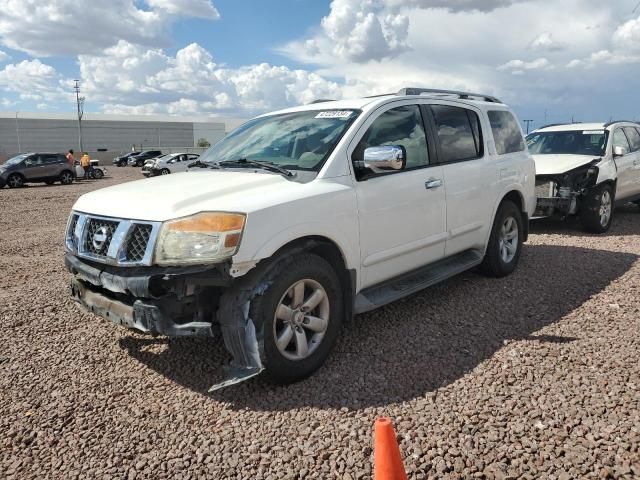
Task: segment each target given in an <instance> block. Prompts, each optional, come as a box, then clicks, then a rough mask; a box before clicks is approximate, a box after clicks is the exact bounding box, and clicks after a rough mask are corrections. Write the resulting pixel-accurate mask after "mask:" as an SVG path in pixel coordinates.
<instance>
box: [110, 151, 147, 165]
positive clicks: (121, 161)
mask: <svg viewBox="0 0 640 480" xmlns="http://www.w3.org/2000/svg"><path fill="white" fill-rule="evenodd" d="M139 154H140V152H129V153H125V154H124V155H120V156H119V157H115V158H114V159H113V160H112V162H111V163H113V164H114V165H115V166H116V167H126V166H127V163H128V162H129V158H131V157H133V156H134V155H139Z"/></svg>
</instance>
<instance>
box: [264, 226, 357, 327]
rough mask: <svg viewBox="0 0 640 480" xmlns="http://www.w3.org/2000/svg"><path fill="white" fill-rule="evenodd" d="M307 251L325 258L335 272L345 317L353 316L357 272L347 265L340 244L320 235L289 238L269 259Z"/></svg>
mask: <svg viewBox="0 0 640 480" xmlns="http://www.w3.org/2000/svg"><path fill="white" fill-rule="evenodd" d="M299 252H308V253H313V254H315V255H318V256H319V257H320V258H322V259H323V260H325V261H326V262H327V263H329V265H331V267H332V268H333V269H334V271H335V272H336V275H337V276H338V279H339V280H340V284H341V287H342V292H343V295H344V306H345V319H347V320H349V319H350V318H352V316H353V301H354V298H355V291H356V285H357V283H356V281H357V272H356V270H355V269H353V268H352V269H350V268H349V267H348V263H347V259H346V256H345V254H344V252H343V251H342V249H341V248H340V246H339V245H338V244H337V243H336V242H335V241H333V240H331V239H330V238H328V237H325V236H322V235H307V236H304V237H300V238H297V239H295V240H291V241H290V242H288V243H286V244H284V245H283V246H281V247H280V248H278V249H277V250H276V251H275V252H274V253H273V255H272V256H271V257H270V259H273V261H275V262H277V261H278V260H279V259H281V258H282V257H284V256H288V255H295V254H296V253H299Z"/></svg>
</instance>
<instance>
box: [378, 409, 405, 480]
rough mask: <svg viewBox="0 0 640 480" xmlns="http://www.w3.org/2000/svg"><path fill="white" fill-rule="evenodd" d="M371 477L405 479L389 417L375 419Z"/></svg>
mask: <svg viewBox="0 0 640 480" xmlns="http://www.w3.org/2000/svg"><path fill="white" fill-rule="evenodd" d="M373 478H374V480H407V473H406V472H405V471H404V465H403V464H402V458H401V457H400V447H398V440H397V439H396V432H394V431H393V425H392V424H391V419H390V418H387V417H381V418H379V419H377V420H376V426H375V438H374V449H373Z"/></svg>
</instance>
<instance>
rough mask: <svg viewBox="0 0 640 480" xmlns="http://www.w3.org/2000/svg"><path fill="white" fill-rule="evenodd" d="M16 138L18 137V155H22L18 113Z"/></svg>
mask: <svg viewBox="0 0 640 480" xmlns="http://www.w3.org/2000/svg"><path fill="white" fill-rule="evenodd" d="M16 137H18V153H22V146H21V145H20V127H18V112H16Z"/></svg>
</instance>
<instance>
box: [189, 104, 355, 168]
mask: <svg viewBox="0 0 640 480" xmlns="http://www.w3.org/2000/svg"><path fill="white" fill-rule="evenodd" d="M358 113H359V112H357V111H355V110H312V111H311V110H308V111H305V112H295V113H285V114H282V115H272V116H269V117H260V118H256V119H253V120H250V121H249V122H247V123H245V124H244V125H242V126H240V127H239V128H237V129H236V130H234V131H233V132H231V133H230V134H229V135H227V136H226V137H225V138H223V139H222V140H221V141H219V142H218V143H216V144H215V145H213V146H212V147H210V148H209V149H208V150H207V151H206V152H204V153H203V154H202V156H201V157H200V160H201V161H202V162H203V163H208V164H217V163H218V162H224V161H231V160H241V159H246V160H252V161H256V160H257V161H261V162H269V163H273V164H275V165H277V166H279V167H284V168H287V169H292V170H308V171H315V172H317V171H319V170H320V168H321V167H322V165H323V163H324V161H325V160H326V159H327V157H328V156H329V155H330V154H331V152H332V151H333V148H334V147H335V146H336V144H337V143H338V141H339V140H340V138H341V137H342V135H343V134H344V132H346V130H347V128H348V127H349V125H351V123H352V122H353V121H354V120H355V119H356V117H357V116H358Z"/></svg>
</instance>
